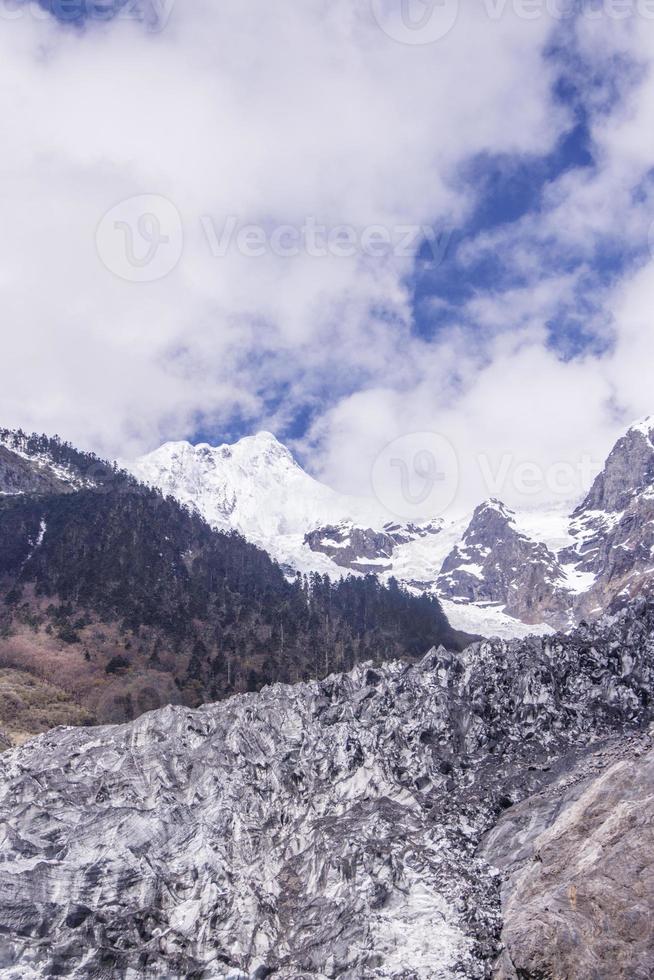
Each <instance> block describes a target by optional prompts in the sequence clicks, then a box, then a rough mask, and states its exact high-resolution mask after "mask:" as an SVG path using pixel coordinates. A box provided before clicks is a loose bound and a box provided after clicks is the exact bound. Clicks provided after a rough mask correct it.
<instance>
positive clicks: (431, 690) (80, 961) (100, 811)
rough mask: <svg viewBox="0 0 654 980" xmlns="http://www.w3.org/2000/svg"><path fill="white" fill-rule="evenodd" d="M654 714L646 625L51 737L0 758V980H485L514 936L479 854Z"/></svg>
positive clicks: (648, 617) (643, 617)
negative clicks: (527, 804) (528, 802)
mask: <svg viewBox="0 0 654 980" xmlns="http://www.w3.org/2000/svg"><path fill="white" fill-rule="evenodd" d="M652 694H654V609H652V608H650V607H648V606H647V605H645V604H640V605H638V606H637V607H636V608H634V609H629V610H625V611H623V612H622V613H621V614H620V615H619V616H618V617H616V618H615V619H614V620H611V621H609V622H607V623H605V624H600V625H599V626H597V627H594V628H590V627H582V628H580V629H579V630H577V631H576V632H574V633H573V634H571V636H569V637H563V636H556V637H553V638H552V639H547V640H543V639H538V638H531V639H529V640H527V641H523V642H518V641H511V642H509V643H501V642H499V641H494V642H485V643H480V644H475V645H473V646H472V647H470V648H469V649H468V650H467V651H465V652H464V653H463V654H461V655H458V656H457V655H449V654H447V653H445V652H444V651H443V650H437V651H433V652H432V653H431V654H429V655H428V656H427V657H426V658H425V659H424V661H423V662H422V663H420V664H419V665H417V666H412V667H405V666H402V665H400V664H391V665H388V666H386V667H383V668H379V669H372V668H370V667H366V666H364V667H360V668H358V669H357V670H355V671H354V672H352V673H351V674H347V675H338V676H334V677H331V678H328V679H327V680H325V681H323V682H321V683H311V684H304V685H297V686H295V687H285V686H280V685H277V686H274V687H270V688H266V689H265V690H264V691H263V692H262V693H261V694H259V695H245V696H239V697H236V698H233V699H232V700H230V701H227V702H224V703H222V704H220V705H213V706H206V707H204V708H201V709H199V710H196V711H191V710H189V709H185V708H180V707H176V708H172V707H171V708H166V709H163V710H161V711H157V712H153V713H151V714H148V715H144V716H143V717H141V718H140V719H138V720H137V721H136V722H133V723H131V724H129V725H125V726H121V727H116V728H102V729H90V730H89V729H85V730H79V729H63V730H61V729H60V730H57V731H54V732H50V733H48V734H47V735H43V736H40V737H39V738H38V739H35V740H34V741H32V742H30V743H28V744H26V745H25V746H24V747H22V748H21V749H17V750H14V751H11V752H8V753H5V754H4V755H2V756H1V757H0V828H1V830H0V835H1V837H0V854H2V864H0V935H1V936H2V937H3V938H2V941H1V942H0V973H1V975H2V976H3V977H5V978H9V980H25V978H46V977H47V978H50V977H54V976H68V977H73V978H101V977H102V978H105V977H112V978H125V980H127V978H128V977H129V978H130V980H136V978H144V980H146V978H155V977H171V978H172V977H175V978H176V977H196V978H207V980H208V978H212V980H217V978H219V977H223V978H226V977H228V976H229V977H250V978H259V980H260V978H263V977H266V976H269V977H274V978H288V980H290V978H294V977H295V978H298V977H305V978H326V977H329V978H332V977H343V978H346V980H355V978H356V980H359V978H374V977H378V978H382V977H386V978H391V977H396V978H397V977H404V978H413V980H423V978H424V980H463V978H478V980H481V978H484V977H488V976H490V972H491V969H492V964H493V963H494V961H495V960H496V958H497V955H498V953H499V951H500V946H499V935H500V930H501V926H502V919H501V907H500V894H499V880H498V873H497V872H496V871H494V870H493V868H492V867H491V865H490V864H489V863H488V861H487V859H486V857H485V856H484V854H483V853H482V854H479V855H477V854H476V851H477V848H478V845H479V843H480V841H481V840H482V838H483V836H484V834H486V833H487V832H488V831H489V830H490V829H491V828H492V827H493V826H494V824H495V823H496V821H497V818H498V815H499V814H500V813H501V812H502V810H506V809H507V808H511V807H513V806H514V805H515V804H518V803H520V801H522V800H525V799H527V798H528V797H530V796H533V794H534V793H538V792H540V791H543V790H544V789H546V787H547V786H548V785H549V784H550V783H553V782H555V781H556V780H557V779H560V778H561V776H562V775H563V774H564V773H566V772H568V771H570V770H572V769H574V767H575V766H576V765H578V764H579V762H578V760H580V759H582V758H583V757H584V756H586V755H587V754H588V753H589V752H590V751H595V750H596V749H597V744H598V739H599V740H601V739H605V738H608V737H610V736H615V735H617V734H620V735H621V736H623V737H629V733H630V732H637V731H641V730H644V729H646V728H647V726H648V725H649V724H650V722H651V720H652V717H653V713H652V707H651V704H652V701H651V698H652ZM625 819H626V818H625ZM589 826H590V825H589ZM593 826H594V825H593ZM590 829H591V831H592V832H594V830H593V828H592V827H590ZM650 858H651V853H650V854H647V853H644V854H643V861H644V863H647V862H649V861H650ZM553 859H554V854H552V860H553ZM548 860H550V857H549V856H548ZM556 975H557V974H546V973H540V974H538V973H533V974H529V973H523V974H522V977H523V978H525V977H528V976H533V977H536V976H538V977H546V976H556ZM588 975H589V974H587V973H586V974H581V973H580V974H574V973H570V974H568V976H569V977H570V978H572V980H574V978H575V977H578V978H579V980H582V977H583V980H586V978H587V977H588Z"/></svg>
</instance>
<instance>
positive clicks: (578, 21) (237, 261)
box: [0, 0, 654, 502]
mask: <svg viewBox="0 0 654 980" xmlns="http://www.w3.org/2000/svg"><path fill="white" fill-rule="evenodd" d="M112 2H113V0H42V3H41V4H39V3H36V2H30V3H28V2H24V3H23V2H21V0H0V19H1V20H3V21H4V23H3V24H2V26H1V30H0V82H1V84H0V103H1V108H0V113H1V118H2V132H3V137H4V141H3V154H2V163H1V167H2V175H3V183H2V188H3V224H2V227H3V231H4V234H3V235H2V237H1V238H0V249H1V254H0V282H1V283H2V299H3V321H4V331H3V334H4V336H3V356H2V358H1V359H0V420H1V421H2V423H3V424H5V425H10V426H19V425H20V426H22V427H23V428H27V429H30V430H31V429H38V430H39V431H41V430H45V431H48V432H55V431H56V432H58V433H60V434H61V435H62V436H65V437H66V438H69V439H71V440H73V441H75V442H76V443H78V444H81V445H83V446H85V447H89V448H93V449H95V450H97V451H99V452H101V453H103V454H106V455H110V456H115V455H120V456H122V457H127V456H130V455H133V454H136V453H139V452H143V451H146V450H148V449H152V448H154V447H155V446H157V445H158V444H159V443H160V442H162V441H164V440H169V439H178V438H188V439H191V440H198V439H202V440H208V441H211V442H221V441H224V440H230V441H231V440H232V439H234V438H236V437H239V436H241V435H244V434H248V433H251V432H256V431H258V430H259V429H262V428H263V429H269V430H271V431H273V432H274V433H276V434H277V436H278V437H279V438H280V439H282V440H284V441H286V442H287V443H288V444H289V445H291V446H292V448H293V449H294V451H295V452H296V453H297V454H298V456H299V457H300V458H301V459H302V461H303V463H304V464H305V465H306V466H307V467H308V468H309V469H310V470H311V471H312V472H313V473H314V474H316V475H318V476H320V477H321V478H322V479H324V480H325V481H326V482H329V483H331V484H332V485H334V486H336V487H338V488H339V489H342V490H346V491H349V492H356V493H369V492H370V480H371V472H372V470H373V469H374V466H373V464H374V460H375V459H376V458H377V456H378V454H379V453H380V451H382V450H383V449H384V447H385V446H387V445H388V444H389V442H393V441H394V440H399V444H400V445H401V444H402V440H403V439H406V438H407V437H409V438H411V437H412V435H411V434H415V433H422V432H430V433H434V432H435V433H439V434H442V435H443V436H444V437H445V438H446V439H447V440H448V442H449V443H450V444H451V445H452V446H453V447H454V449H455V452H456V454H457V456H458V459H459V462H460V466H461V478H462V486H463V489H462V491H461V493H462V496H463V499H464V500H466V501H467V500H473V499H476V498H477V497H479V496H487V495H488V493H487V492H486V491H487V490H488V489H489V487H488V483H489V480H488V478H487V476H486V477H484V468H485V470H486V472H488V471H489V470H490V472H492V473H497V472H498V471H499V469H500V468H502V467H503V470H502V472H504V473H505V477H506V478H505V479H504V483H506V486H502V487H499V488H498V492H501V493H502V495H503V496H505V497H506V498H507V499H509V501H510V502H515V498H517V497H519V496H520V494H521V493H522V492H523V491H524V489H525V488H524V486H523V485H522V484H524V480H523V479H522V478H523V477H524V466H525V465H527V466H533V467H535V468H536V471H537V472H539V473H541V475H542V474H544V475H545V477H544V486H543V487H541V488H540V489H542V490H543V492H544V493H545V494H546V495H547V492H549V491H551V489H552V483H553V481H554V482H556V480H555V478H554V477H552V473H553V472H555V471H556V472H558V471H557V470H556V468H557V467H559V468H560V467H561V466H563V467H564V468H565V467H566V466H567V467H568V469H569V471H570V472H574V473H575V474H578V476H575V479H578V482H579V487H580V488H581V487H582V486H583V484H584V483H587V482H588V479H589V478H590V476H589V473H590V472H592V466H593V465H594V461H598V460H600V459H601V458H602V457H603V456H604V455H605V453H606V451H607V450H608V449H609V448H610V445H611V443H612V441H613V440H614V438H615V437H616V435H617V434H619V432H620V431H621V430H622V429H623V428H624V427H625V425H626V424H628V423H629V422H631V421H632V420H633V419H635V418H637V417H639V416H643V415H646V414H648V413H650V412H654V394H652V393H651V389H652V382H651V375H652V367H653V365H654V356H653V355H654V333H653V331H652V321H653V316H654V265H653V264H652V256H651V251H650V245H651V241H652V237H653V236H652V221H653V220H654V209H653V208H652V174H653V173H654V169H653V168H654V80H653V79H652V63H653V61H654V3H652V2H649V0H633V3H632V2H630V0H603V2H598V0H593V2H592V3H591V2H588V3H584V2H582V0H577V2H575V0H542V3H541V2H540V0H506V2H504V0H462V2H461V3H460V4H459V3H457V2H456V0H443V2H442V3H441V2H436V0H424V2H423V0H279V2H277V3H274V4H273V3H269V2H264V0H143V2H142V3H141V2H136V0H128V3H127V4H126V5H124V6H122V7H120V8H119V9H118V10H113V14H114V16H112V10H111V9H110V7H111V3H112ZM46 8H51V9H46ZM480 459H482V460H483V465H481V466H480V462H479V461H480ZM589 460H590V461H591V463H590V469H589ZM519 467H523V470H522V471H521V477H520V480H517V479H514V478H513V477H512V476H511V474H513V473H514V472H515V470H516V468H519ZM521 480H522V484H521V482H520V481H521ZM536 482H538V481H536ZM491 489H492V488H491ZM573 489H574V488H573Z"/></svg>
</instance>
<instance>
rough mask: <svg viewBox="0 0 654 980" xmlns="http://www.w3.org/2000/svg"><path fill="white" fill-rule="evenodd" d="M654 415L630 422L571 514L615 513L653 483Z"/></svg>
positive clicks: (620, 510)
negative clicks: (587, 492) (583, 498)
mask: <svg viewBox="0 0 654 980" xmlns="http://www.w3.org/2000/svg"><path fill="white" fill-rule="evenodd" d="M653 435H654V418H647V419H643V421H642V422H637V423H636V424H635V425H632V426H631V427H630V428H629V430H628V431H627V432H626V434H625V435H624V436H622V438H621V439H619V440H618V441H617V443H616V444H615V446H614V447H613V449H612V451H611V453H610V455H609V457H608V459H607V460H606V464H605V466H604V469H603V470H602V472H601V473H600V474H599V476H598V477H597V479H596V480H595V482H594V483H593V486H592V487H591V490H590V492H589V494H588V496H587V497H586V499H585V500H584V502H583V504H581V506H580V507H579V508H578V509H577V511H576V512H575V516H577V515H581V514H585V513H587V512H590V511H603V512H604V513H611V514H617V513H620V512H622V511H623V510H625V509H626V508H627V507H628V506H629V503H630V502H631V500H632V499H633V497H634V496H635V495H636V494H638V493H641V492H642V491H643V490H646V489H648V488H649V487H651V486H654V443H653V442H652V436H653Z"/></svg>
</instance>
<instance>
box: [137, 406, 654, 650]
mask: <svg viewBox="0 0 654 980" xmlns="http://www.w3.org/2000/svg"><path fill="white" fill-rule="evenodd" d="M130 468H131V470H132V472H133V473H134V474H135V475H136V476H137V477H138V478H139V479H141V480H144V481H145V482H146V483H149V484H151V485H153V486H157V487H159V488H160V489H161V490H162V491H163V492H164V493H168V494H171V495H172V496H174V497H177V498H178V499H179V500H181V501H182V502H184V503H186V504H188V505H190V506H192V507H195V508H196V509H197V510H198V511H199V512H200V513H201V514H202V515H203V516H204V517H205V518H206V519H207V520H208V521H209V523H211V524H212V525H213V526H215V527H218V528H222V529H236V530H238V531H239V532H241V533H242V534H243V535H244V536H245V537H246V538H248V539H249V540H250V541H253V542H254V543H256V544H258V545H260V546H261V547H263V548H265V549H266V550H267V551H268V552H270V554H271V555H272V556H273V557H274V558H276V559H277V560H278V561H279V562H280V563H281V564H282V565H284V566H286V567H288V569H289V572H290V571H292V570H298V571H301V572H308V571H318V572H321V573H327V574H330V575H332V576H334V575H342V574H355V575H357V574H369V573H371V572H372V573H375V574H376V575H377V576H378V577H379V578H380V579H381V580H382V581H387V580H388V578H389V577H390V576H394V577H396V578H397V579H399V580H400V581H401V582H403V583H404V584H405V585H406V586H407V587H409V588H412V589H414V590H416V591H434V592H436V593H437V594H438V595H439V597H440V598H441V599H442V600H443V602H444V608H445V610H446V612H447V615H448V616H449V618H450V621H451V622H452V624H453V625H455V626H456V627H458V628H461V629H466V630H468V631H470V632H479V633H484V634H486V635H488V634H489V633H498V634H502V635H520V634H524V632H526V630H527V628H528V627H529V628H532V629H534V630H536V631H540V632H542V631H545V630H548V629H550V630H551V629H552V628H561V627H567V626H569V625H571V624H572V623H574V622H576V621H579V620H580V619H581V618H589V619H593V618H596V616H598V615H599V614H600V613H601V612H602V611H604V610H605V609H607V608H611V607H612V605H613V604H615V603H617V604H618V605H619V603H620V601H621V599H620V597H621V596H622V595H623V594H624V596H625V597H626V598H629V597H631V596H633V595H635V594H638V593H639V592H641V591H643V589H646V588H649V585H648V583H649V582H650V581H651V582H652V585H653V587H654V563H653V562H652V557H651V556H652V554H653V553H654V493H653V491H654V417H652V416H649V417H647V418H644V419H641V420H640V421H638V422H636V423H634V425H632V426H631V427H630V428H629V429H628V430H627V431H626V432H625V434H624V435H623V436H622V437H621V438H620V439H619V440H618V441H617V442H616V444H615V446H614V448H613V450H612V451H611V453H610V455H609V456H608V459H607V461H606V465H605V466H604V469H603V470H602V472H601V473H600V474H599V475H598V477H597V478H596V480H595V482H594V483H593V486H592V487H591V489H590V491H589V493H588V495H587V497H586V499H585V501H584V502H583V503H582V504H581V505H580V506H579V507H578V508H577V509H576V510H575V512H574V514H573V515H572V518H568V517H567V515H564V514H562V513H558V512H557V513H554V512H552V513H550V512H549V511H548V512H547V513H546V512H539V513H538V514H536V513H529V514H523V513H515V512H514V511H513V510H511V509H510V508H509V507H507V506H506V505H505V504H504V503H503V502H502V501H501V500H498V499H497V498H490V499H488V500H486V501H484V502H483V503H481V504H480V505H479V506H478V507H477V508H476V509H475V511H474V513H473V514H472V515H471V516H469V517H467V518H465V519H464V520H462V521H457V522H451V521H450V522H447V521H443V520H440V519H439V520H434V521H432V522H428V523H425V524H422V525H416V526H412V525H403V524H397V523H395V522H394V521H393V520H392V516H391V515H390V514H388V512H387V511H385V509H384V508H383V507H382V506H381V505H380V504H379V503H378V502H377V501H376V500H374V499H367V498H355V497H348V496H345V495H343V494H339V493H337V492H336V491H334V490H332V489H330V488H329V487H327V486H325V485H324V484H322V483H320V482H319V481H317V480H315V479H314V478H313V477H312V476H310V475H309V474H308V473H306V472H305V471H304V470H303V469H302V467H301V466H299V465H298V463H297V462H296V461H295V460H294V458H293V456H292V454H291V453H290V452H289V450H288V449H287V448H286V447H285V446H284V445H283V444H282V443H280V442H279V440H278V439H276V437H275V436H274V435H272V434H271V433H270V432H260V433H258V434H257V435H253V436H247V437H245V438H243V439H241V440H239V441H238V442H237V443H235V444H234V445H231V446H230V445H223V446H217V447H212V446H209V445H206V444H202V445H199V446H192V445H190V444H189V443H186V442H183V443H167V444H166V445H164V446H162V447H161V448H160V449H158V450H156V451H155V452H154V453H151V454H150V455H149V456H146V457H143V458H142V459H141V460H138V461H137V462H136V463H135V464H134V465H133V466H131V467H130ZM650 538H651V547H650Z"/></svg>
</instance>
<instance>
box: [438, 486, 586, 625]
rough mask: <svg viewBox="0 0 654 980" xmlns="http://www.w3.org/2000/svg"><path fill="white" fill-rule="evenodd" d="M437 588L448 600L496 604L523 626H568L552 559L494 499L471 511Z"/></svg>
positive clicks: (567, 597)
mask: <svg viewBox="0 0 654 980" xmlns="http://www.w3.org/2000/svg"><path fill="white" fill-rule="evenodd" d="M437 588H438V591H439V593H440V594H441V595H444V596H447V597H448V598H453V599H465V600H467V601H469V602H477V603H479V602H492V603H498V604H501V605H503V606H504V610H505V612H506V613H507V614H508V615H510V616H513V617H515V618H516V619H519V620H521V621H522V622H525V623H541V622H548V623H550V624H553V625H557V626H566V625H570V612H571V609H572V596H571V594H570V591H569V590H568V589H567V588H566V582H565V575H564V572H563V570H562V568H561V566H560V564H559V562H558V559H557V557H556V555H555V554H553V552H551V551H550V550H549V548H547V546H546V545H544V544H541V543H539V542H537V541H534V540H532V539H531V538H529V537H528V536H527V535H526V534H523V533H522V532H521V531H519V530H518V528H517V527H516V524H515V515H514V513H513V512H512V511H510V510H509V509H508V508H507V507H505V506H504V504H502V503H501V502H500V501H499V500H490V501H487V502H486V503H484V504H481V506H479V507H478V508H477V509H476V511H475V513H474V515H473V518H472V521H471V522H470V525H469V527H468V529H467V531H466V532H465V534H464V536H463V539H462V541H461V543H460V544H458V545H456V546H455V547H454V548H453V550H452V551H451V552H450V554H449V555H448V556H447V558H446V559H445V561H444V562H443V568H442V571H441V574H440V576H439V578H438V582H437Z"/></svg>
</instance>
